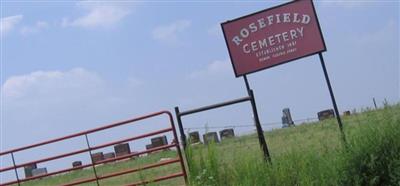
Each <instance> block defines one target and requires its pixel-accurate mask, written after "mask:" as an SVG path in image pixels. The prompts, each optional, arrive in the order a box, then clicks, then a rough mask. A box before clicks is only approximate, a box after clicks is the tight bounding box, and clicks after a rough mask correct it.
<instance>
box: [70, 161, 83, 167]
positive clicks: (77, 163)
mask: <svg viewBox="0 0 400 186" xmlns="http://www.w3.org/2000/svg"><path fill="white" fill-rule="evenodd" d="M79 166H82V161H74V162H72V167H79Z"/></svg>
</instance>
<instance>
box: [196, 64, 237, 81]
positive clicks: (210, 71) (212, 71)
mask: <svg viewBox="0 0 400 186" xmlns="http://www.w3.org/2000/svg"><path fill="white" fill-rule="evenodd" d="M231 71H232V66H231V63H230V62H229V60H215V61H213V62H212V63H210V64H209V65H208V66H207V68H205V69H202V70H199V71H195V72H192V73H191V74H190V75H189V78H192V79H197V78H204V77H208V76H213V75H219V74H227V73H228V72H231Z"/></svg>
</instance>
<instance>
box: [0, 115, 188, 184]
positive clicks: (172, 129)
mask: <svg viewBox="0 0 400 186" xmlns="http://www.w3.org/2000/svg"><path fill="white" fill-rule="evenodd" d="M163 114H165V115H167V116H168V119H169V122H170V124H171V127H169V128H165V129H161V130H158V131H153V132H151V133H147V134H142V135H139V136H135V137H130V138H126V139H122V140H118V141H113V142H109V143H106V144H102V145H98V146H93V147H90V145H89V141H88V138H87V135H88V134H91V133H95V132H98V131H102V130H106V129H110V128H114V127H118V126H121V125H126V124H130V123H133V122H137V121H140V120H145V119H149V118H152V117H156V116H159V115H163ZM167 132H172V133H173V137H174V140H173V142H172V143H171V144H167V145H163V146H160V147H156V148H152V149H149V150H145V151H141V152H134V153H130V154H126V155H123V156H119V157H115V158H110V159H106V160H102V161H97V162H93V159H92V158H91V163H90V164H85V165H81V166H78V167H74V168H68V169H63V170H59V171H56V172H50V173H47V174H44V175H40V176H34V177H29V178H24V179H20V178H19V176H18V173H17V169H18V168H23V167H25V166H28V165H31V164H36V163H42V162H47V161H51V160H55V159H60V158H65V157H68V156H72V155H76V154H80V153H84V152H89V153H90V155H92V151H93V150H96V149H100V148H104V147H108V146H111V145H116V144H120V143H124V142H129V141H134V140H138V139H142V138H146V137H149V136H154V135H158V134H162V133H167ZM81 136H85V138H86V140H87V144H88V148H84V149H81V150H77V151H73V152H69V153H65V154H61V155H57V156H52V157H48V158H44V159H39V160H35V161H31V162H28V163H23V164H17V163H16V162H15V158H14V154H15V153H16V152H20V151H24V150H27V149H32V148H35V147H39V146H43V145H47V144H51V143H55V142H59V141H63V140H66V139H71V138H76V137H81ZM169 148H176V149H177V154H178V157H177V158H174V159H170V160H166V161H161V162H158V163H153V164H150V165H145V166H143V167H140V168H133V169H129V170H124V171H120V172H114V173H111V174H107V175H102V176H98V175H97V173H96V167H95V165H98V164H104V163H108V162H113V161H117V160H122V159H126V158H131V157H134V156H139V155H141V154H148V153H151V152H154V151H159V150H163V149H169ZM8 154H9V155H11V157H12V160H13V166H10V167H5V168H0V173H1V172H5V171H10V170H13V169H14V170H15V174H16V180H14V181H10V182H6V183H0V186H3V185H12V184H18V185H20V184H21V183H23V182H26V181H30V180H35V179H39V178H44V177H48V176H52V175H57V174H60V173H66V172H70V171H73V170H78V169H82V168H86V167H93V171H94V175H95V177H93V178H87V179H84V180H79V181H75V182H71V183H65V184H63V185H65V186H67V185H78V184H82V183H89V182H96V183H97V185H99V180H102V179H107V178H111V177H116V176H121V175H124V174H129V173H134V172H138V171H141V170H146V169H151V168H155V167H160V166H164V165H168V164H172V163H180V166H181V171H180V172H178V173H173V174H170V175H165V176H161V177H158V178H154V179H152V180H147V181H142V182H138V183H132V184H129V185H143V184H146V183H149V182H152V183H154V182H158V181H162V180H167V179H171V178H176V177H184V179H185V182H186V183H187V174H186V170H185V165H184V161H183V158H182V153H181V149H180V146H179V140H178V138H177V134H176V130H175V125H174V120H173V118H172V115H171V113H170V112H168V111H161V112H156V113H152V114H149V115H145V116H141V117H137V118H134V119H130V120H126V121H121V122H117V123H113V124H110V125H106V126H103V127H99V128H95V129H92V130H88V131H83V132H80V133H76V134H72V135H68V136H64V137H61V138H57V139H53V140H49V141H45V142H42V143H37V144H33V145H29V146H26V147H21V148H17V149H13V150H9V151H5V152H0V156H4V155H8ZM91 157H92V156H91Z"/></svg>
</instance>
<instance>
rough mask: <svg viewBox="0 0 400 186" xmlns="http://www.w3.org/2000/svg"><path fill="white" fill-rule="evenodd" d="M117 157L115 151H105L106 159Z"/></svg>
mask: <svg viewBox="0 0 400 186" xmlns="http://www.w3.org/2000/svg"><path fill="white" fill-rule="evenodd" d="M113 158H115V153H114V152H109V153H105V154H104V159H105V160H108V159H113Z"/></svg>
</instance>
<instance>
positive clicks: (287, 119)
mask: <svg viewBox="0 0 400 186" xmlns="http://www.w3.org/2000/svg"><path fill="white" fill-rule="evenodd" d="M291 126H294V122H293V119H292V115H291V114H290V109H289V108H284V109H283V110H282V128H286V127H291Z"/></svg>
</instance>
